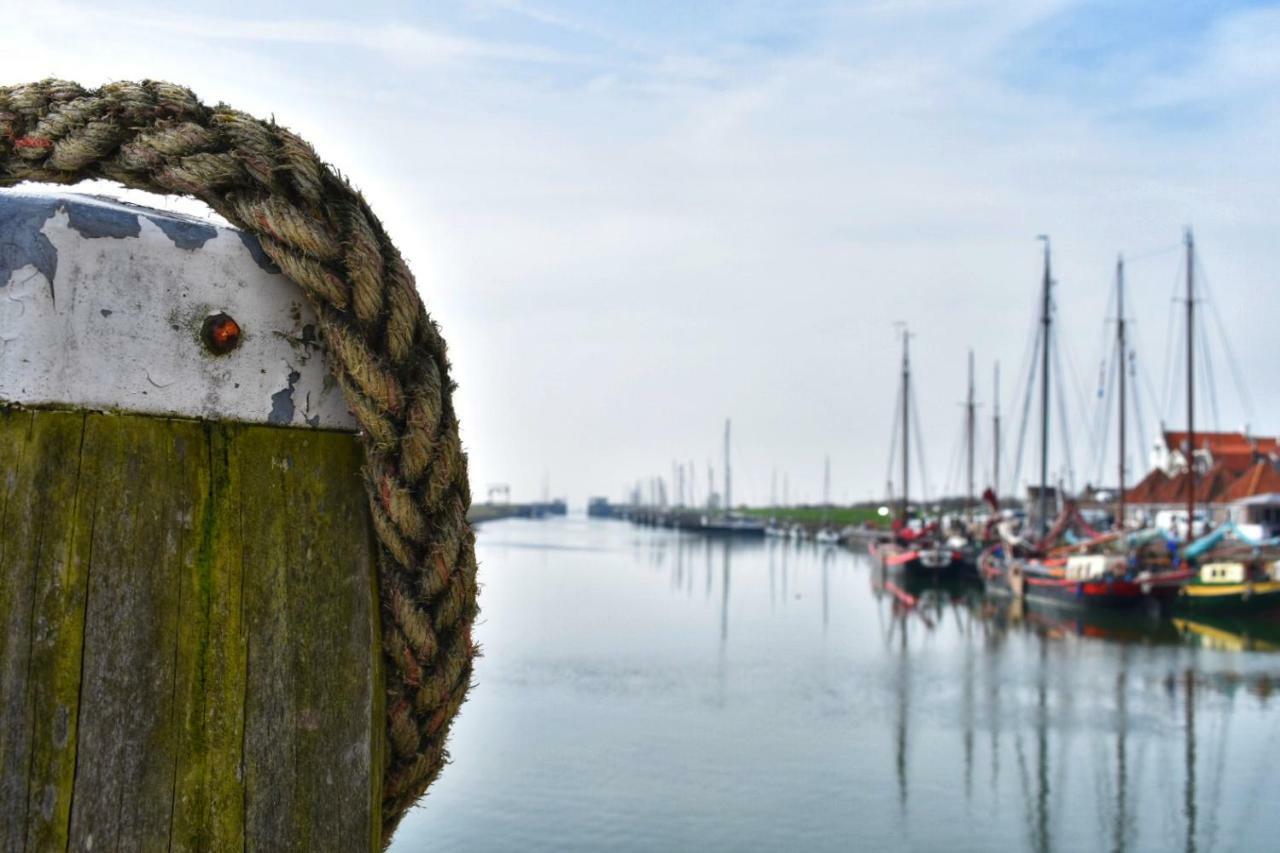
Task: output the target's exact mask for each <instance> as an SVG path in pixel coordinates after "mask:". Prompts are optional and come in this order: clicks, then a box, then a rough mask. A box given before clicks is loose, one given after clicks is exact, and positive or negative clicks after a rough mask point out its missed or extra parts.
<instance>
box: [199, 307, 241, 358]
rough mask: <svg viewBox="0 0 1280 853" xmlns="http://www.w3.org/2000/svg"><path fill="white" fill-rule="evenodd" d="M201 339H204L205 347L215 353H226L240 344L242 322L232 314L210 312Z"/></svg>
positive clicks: (201, 331) (201, 332) (205, 320)
mask: <svg viewBox="0 0 1280 853" xmlns="http://www.w3.org/2000/svg"><path fill="white" fill-rule="evenodd" d="M200 340H202V341H204V347H205V349H207V350H208V351H209V352H211V353H213V354H214V355H226V354H227V353H229V352H231V351H232V350H233V349H235V348H236V347H238V346H240V324H239V323H237V322H236V321H235V320H234V319H232V317H231V315H230V314H222V313H218V314H210V315H209V316H208V317H205V318H204V328H203V329H201V330H200Z"/></svg>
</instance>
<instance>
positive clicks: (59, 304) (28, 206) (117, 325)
mask: <svg viewBox="0 0 1280 853" xmlns="http://www.w3.org/2000/svg"><path fill="white" fill-rule="evenodd" d="M227 318H230V319H231V320H232V321H234V322H233V323H230V324H229V323H228V322H227ZM317 328H318V326H317V323H316V318H315V314H314V312H313V311H312V310H311V308H310V307H309V306H308V305H307V302H306V299H305V298H304V296H303V294H302V291H301V289H300V288H299V287H298V285H297V284H295V283H294V282H292V281H290V280H289V279H288V278H286V277H285V276H283V275H282V274H281V273H280V271H279V269H277V268H276V267H275V266H274V265H273V264H272V263H271V262H270V261H269V260H268V259H267V257H266V255H264V254H263V252H262V249H261V247H260V246H259V245H258V241H257V240H256V239H255V238H253V237H251V236H249V235H248V234H245V233H243V232H241V231H238V230H235V229H232V228H222V227H218V226H215V225H212V224H210V223H208V222H204V221H201V220H198V219H193V218H189V217H185V216H181V215H178V214H173V213H166V212H163V211H158V210H152V209H149V208H144V207H137V206H133V205H127V204H124V203H121V202H117V201H113V200H107V199H102V198H97V197H92V196H83V195H74V194H60V195H29V194H22V193H19V192H13V191H3V192H0V404H4V403H9V404H19V405H27V406H65V407H71V408H79V409H94V410H113V411H129V412H141V413H146V414H157V415H175V416H179V417H192V418H202V419H206V420H217V421H238V422H243V423H263V424H276V425H280V426H299V427H318V428H324V429H337V430H349V431H355V429H356V424H355V420H354V419H353V418H352V416H351V414H350V412H349V411H348V410H347V407H346V404H345V403H344V401H343V398H342V391H341V389H339V388H338V387H337V385H336V383H335V382H334V380H333V379H332V377H331V376H330V375H329V371H328V368H327V366H326V363H325V360H326V353H325V351H324V349H323V348H322V346H321V345H320V342H319V340H318V336H317ZM237 331H238V333H239V334H238V335H236V334H235V333H236V332H237ZM211 342H212V344H211ZM218 343H222V344H224V345H227V344H234V346H233V348H231V349H230V350H229V351H228V352H225V353H223V354H216V353H215V351H214V350H215V349H216V348H217V345H218Z"/></svg>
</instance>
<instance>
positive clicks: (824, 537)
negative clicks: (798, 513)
mask: <svg viewBox="0 0 1280 853" xmlns="http://www.w3.org/2000/svg"><path fill="white" fill-rule="evenodd" d="M813 541H814V542H817V543H818V544H819V545H838V544H840V532H839V531H838V530H835V529H834V528H831V527H820V528H818V532H817V533H815V534H813Z"/></svg>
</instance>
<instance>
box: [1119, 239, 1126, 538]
mask: <svg viewBox="0 0 1280 853" xmlns="http://www.w3.org/2000/svg"><path fill="white" fill-rule="evenodd" d="M1116 315H1117V319H1116V347H1117V348H1118V349H1119V351H1120V361H1119V367H1120V389H1119V390H1120V462H1119V466H1120V488H1119V489H1118V490H1117V493H1118V495H1119V506H1118V508H1117V510H1116V527H1119V528H1122V529H1123V528H1124V460H1125V457H1124V450H1125V448H1124V427H1125V423H1124V419H1125V382H1124V374H1125V367H1126V366H1127V364H1126V362H1127V361H1128V354H1129V352H1128V347H1127V345H1126V344H1125V338H1124V332H1125V329H1124V256H1123V255H1121V256H1120V257H1119V258H1117V259H1116Z"/></svg>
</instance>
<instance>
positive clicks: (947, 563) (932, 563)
mask: <svg viewBox="0 0 1280 853" xmlns="http://www.w3.org/2000/svg"><path fill="white" fill-rule="evenodd" d="M910 339H911V335H910V334H909V333H908V332H907V330H906V329H905V328H904V329H903V331H902V384H901V388H900V392H899V393H900V397H901V404H902V408H901V411H900V417H901V421H902V423H901V426H902V433H901V436H902V460H901V461H902V500H901V503H900V509H899V513H898V517H897V518H896V519H895V520H894V522H893V525H892V528H891V533H890V535H889V536H887V537H884V538H882V539H877V540H873V541H872V542H870V543H869V544H868V546H867V548H868V551H869V552H870V553H871V555H872V557H873V558H874V559H877V560H879V561H880V564H881V565H882V566H883V567H884V568H885V569H887V570H891V571H895V572H902V573H907V574H920V575H925V576H929V577H934V578H941V577H945V576H949V575H953V574H956V573H960V572H964V571H965V570H966V569H970V570H971V569H972V563H969V564H967V565H966V563H965V562H964V556H965V555H964V553H963V552H962V551H961V550H960V549H958V548H956V547H953V546H952V545H950V544H948V543H947V542H946V541H945V540H944V539H943V537H942V535H941V531H940V530H939V527H938V524H937V523H936V522H928V523H923V524H919V525H913V524H912V519H911V513H910V506H911V502H910V494H909V483H910V474H911V468H910V464H911V463H910V452H909V451H910V447H911V357H910V349H909V347H910Z"/></svg>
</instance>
